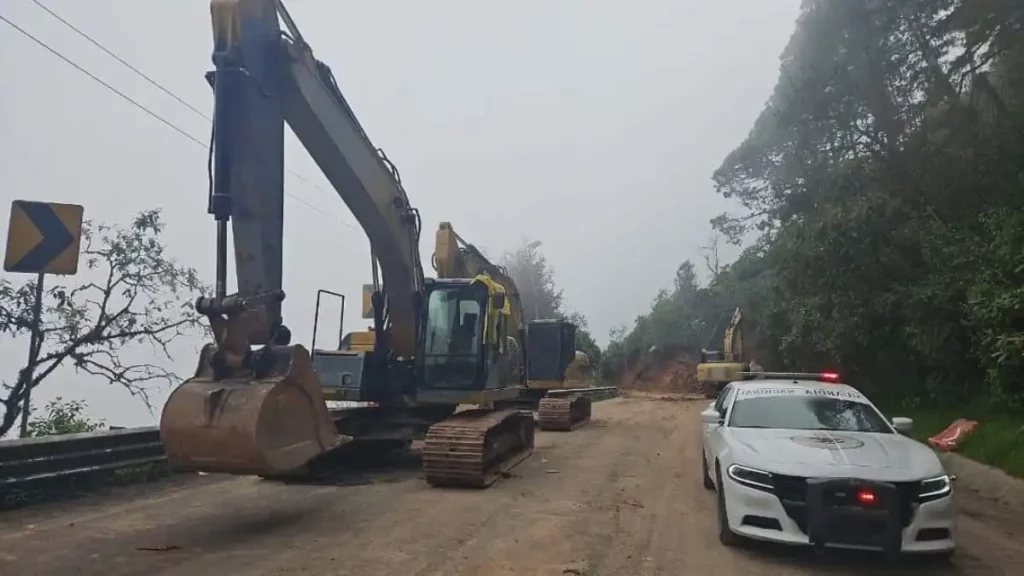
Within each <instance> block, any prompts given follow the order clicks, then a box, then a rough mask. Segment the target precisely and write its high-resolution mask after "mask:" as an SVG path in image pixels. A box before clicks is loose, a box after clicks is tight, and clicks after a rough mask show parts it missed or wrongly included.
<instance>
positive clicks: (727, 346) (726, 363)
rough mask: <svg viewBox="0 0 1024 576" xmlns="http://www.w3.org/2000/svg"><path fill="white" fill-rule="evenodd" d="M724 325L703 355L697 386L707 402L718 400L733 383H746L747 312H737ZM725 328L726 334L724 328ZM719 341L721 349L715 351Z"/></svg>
mask: <svg viewBox="0 0 1024 576" xmlns="http://www.w3.org/2000/svg"><path fill="white" fill-rule="evenodd" d="M726 319H727V322H723V323H720V324H719V326H718V328H717V329H716V330H715V334H713V335H712V337H711V340H710V341H709V342H708V345H707V346H705V347H704V348H703V349H702V350H701V351H700V364H698V365H697V383H698V384H699V385H700V387H701V391H702V392H703V394H704V397H705V398H715V397H717V396H718V391H719V390H721V389H722V387H723V386H725V385H726V384H728V383H729V382H735V381H737V380H743V379H744V378H745V376H744V374H742V373H744V372H747V371H748V370H747V369H748V365H747V363H745V362H744V361H743V312H742V311H741V310H740V309H739V308H736V309H735V310H734V311H733V312H732V315H731V316H727V317H726ZM723 327H724V334H723V332H722V328H723ZM716 341H718V342H721V343H722V347H721V349H718V348H717V347H716V348H711V347H712V346H713V345H714V343H715V342H716Z"/></svg>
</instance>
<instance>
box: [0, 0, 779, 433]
mask: <svg viewBox="0 0 1024 576" xmlns="http://www.w3.org/2000/svg"><path fill="white" fill-rule="evenodd" d="M43 2H44V3H45V4H46V5H47V6H48V7H50V8H51V9H52V10H54V11H55V12H57V13H58V14H60V15H61V16H62V17H64V18H65V19H67V20H68V21H70V22H71V23H73V24H75V25H76V26H78V27H79V28H80V29H82V30H83V31H85V32H86V33H88V34H90V35H91V36H92V37H93V38H95V39H96V40H98V41H99V42H101V43H102V44H104V45H105V46H106V47H107V48H109V49H111V50H112V51H114V52H115V53H117V54H118V55H119V56H121V57H122V58H123V59H125V60H127V61H128V62H130V63H132V64H133V65H134V66H136V67H137V68H139V69H141V70H142V71H143V72H145V73H146V74H147V75H149V76H150V77H152V78H154V79H155V80H157V81H158V82H160V83H161V84H162V85H164V86H165V87H167V88H168V89H170V90H171V91H173V92H174V93H175V94H177V95H178V96H180V97H181V98H183V99H184V100H186V101H188V102H189V103H190V104H192V105H193V106H195V107H197V108H198V109H200V110H202V111H204V112H205V113H207V114H209V113H210V112H211V111H212V94H211V91H210V89H209V87H208V86H207V84H206V83H205V81H204V79H203V73H204V72H205V71H206V70H208V69H209V68H210V67H211V64H210V50H211V33H210V22H209V3H208V1H207V0H89V1H84V0H43ZM286 5H287V6H288V7H289V9H290V11H291V13H292V15H293V17H294V18H295V20H296V22H297V24H298V26H299V29H300V30H301V31H302V33H303V35H304V36H305V37H306V39H307V41H308V42H309V43H310V44H311V45H312V46H313V50H314V52H315V54H316V55H317V57H318V58H320V59H321V60H323V61H324V62H326V63H327V64H329V65H330V66H331V67H332V69H333V70H334V73H335V76H336V77H337V79H338V83H339V85H340V86H341V89H342V91H343V92H344V93H345V96H346V98H347V99H348V100H349V102H350V103H351V105H352V106H353V108H354V109H355V111H356V113H357V115H358V116H359V118H360V121H361V122H362V124H363V126H364V127H365V128H366V130H367V132H368V133H369V134H370V137H371V138H372V139H373V141H374V143H375V144H376V145H377V146H380V147H382V148H384V150H385V151H386V152H387V153H388V155H389V157H390V158H391V159H392V161H394V162H395V163H396V164H397V165H398V167H399V170H400V171H401V173H402V178H403V182H404V183H405V186H406V189H407V190H408V192H409V195H410V198H411V200H412V202H413V205H414V206H417V207H418V208H420V210H421V212H422V215H423V221H424V231H425V233H424V242H423V246H422V247H421V248H422V250H423V252H424V255H425V260H424V261H425V262H429V260H427V259H426V257H427V256H428V255H429V251H430V250H431V249H432V246H431V243H432V238H433V235H432V232H433V230H434V228H435V227H436V226H437V223H438V222H439V221H442V220H447V221H451V222H452V223H453V224H454V225H455V227H456V229H457V230H458V231H459V233H460V234H461V235H462V236H464V237H465V238H467V239H469V240H470V241H471V242H473V243H475V244H477V245H478V246H480V247H481V248H483V249H485V250H486V251H487V252H488V253H489V254H491V255H495V256H496V255H500V254H501V253H503V252H505V251H506V250H511V249H513V248H515V247H516V245H517V244H518V243H520V242H521V241H523V240H524V239H526V238H530V239H538V240H541V241H543V247H542V249H543V251H544V254H545V255H546V256H547V258H548V260H549V261H550V263H551V264H552V266H553V267H554V269H555V272H556V275H557V280H558V282H559V284H560V285H561V286H562V287H563V288H564V289H565V295H566V301H567V304H568V306H569V307H570V308H571V309H575V310H578V311H580V312H583V313H584V314H586V316H587V317H588V318H589V320H590V324H591V328H592V331H593V332H594V335H595V337H597V338H598V340H599V342H601V343H602V344H603V343H605V342H606V341H607V333H608V331H609V329H611V328H613V327H614V326H617V325H622V324H626V325H632V322H633V319H634V318H635V317H636V316H637V315H638V314H641V313H643V312H645V311H646V310H647V309H648V306H649V304H650V301H651V299H652V298H653V297H654V295H655V294H656V293H657V291H658V289H659V288H661V287H664V286H668V285H670V284H671V281H672V277H673V274H674V272H675V269H676V267H677V266H678V265H679V263H680V262H681V261H682V260H684V259H686V258H692V259H695V260H696V261H697V262H700V257H699V250H698V246H700V245H702V244H705V243H706V241H707V239H708V237H709V234H710V232H711V230H710V225H709V224H708V220H709V219H710V218H711V217H713V216H715V215H717V214H718V213H720V212H722V211H723V210H726V209H728V208H729V207H730V206H729V204H728V203H726V202H725V201H724V200H723V199H721V198H720V197H718V196H717V195H716V194H715V193H714V190H713V187H712V183H711V180H710V176H711V173H712V172H713V170H714V169H715V168H716V167H717V166H718V165H719V163H720V162H721V161H722V159H723V158H724V157H725V155H726V154H727V153H728V152H729V151H730V150H731V149H732V148H734V147H735V146H736V145H738V144H739V143H740V142H741V141H742V139H743V138H744V137H745V136H746V134H747V132H748V131H749V129H750V127H751V126H752V124H753V121H754V119H755V118H756V117H757V114H758V113H759V112H760V111H761V109H762V107H763V104H764V102H765V100H766V99H767V97H768V95H769V94H770V92H771V90H772V87H773V86H774V83H775V81H776V79H777V75H778V55H779V54H780V53H781V51H782V49H783V47H784V45H785V43H786V41H787V40H788V38H789V36H790V34H791V33H792V30H793V25H794V22H795V19H796V16H797V13H798V8H799V0H716V1H713V2H712V1H706V0H705V1H695V0H636V1H633V2H625V1H611V0H554V1H553V0H547V1H540V0H526V1H522V2H517V3H500V4H499V3H497V2H479V1H470V0H435V1H432V2H424V1H422V0H403V1H384V0H378V1H375V2H340V1H336V0H286ZM0 14H3V15H4V16H5V17H7V18H8V19H10V20H12V21H14V22H15V23H17V24H18V25H19V26H21V27H22V28H25V29H26V30H28V31H29V32H31V33H32V34H34V35H36V36H37V37H39V38H40V39H42V40H43V41H44V42H46V43H47V44H49V45H50V46H52V47H53V48H54V49H56V50H58V51H60V52H61V53H63V54H64V55H66V56H67V57H69V58H71V59H72V60H74V61H75V62H77V63H78V64H80V65H81V66H83V67H85V68H87V69H88V70H89V71H91V72H93V73H94V74H96V75H97V76H99V77H101V78H102V79H104V80H105V81H106V82H108V83H110V84H112V85H114V86H115V87H117V88H118V89H119V90H121V91H122V92H125V93H126V94H128V95H130V96H131V97H132V98H135V99H136V100H138V101H139V102H141V103H143V104H144V105H145V106H147V107H149V108H150V109H151V110H153V111H154V112H156V113H158V114H159V115H161V116H163V117H164V118H166V119H167V120H168V121H170V122H172V123H174V124H175V125H177V126H179V127H181V128H182V129H184V130H186V131H187V132H189V133H190V134H192V135H193V136H195V137H196V138H198V139H200V140H203V141H205V140H206V139H207V138H208V136H209V125H208V123H207V122H206V121H205V120H203V119H202V118H199V117H198V116H196V115H195V114H194V113H193V112H191V111H189V110H188V109H187V108H185V107H183V106H181V105H180V104H178V103H177V102H175V101H174V100H173V99H171V98H169V97H167V96H166V95H164V94H162V93H160V91H159V90H157V89H156V88H154V87H152V86H150V85H149V84H147V83H146V82H145V81H143V80H141V79H140V78H138V77H136V76H135V75H134V74H133V73H132V72H131V71H130V70H128V69H126V68H125V67H123V66H122V65H121V64H119V63H118V62H117V61H115V60H113V59H112V58H110V57H109V56H107V55H105V54H104V53H103V52H102V51H100V50H99V49H97V48H95V47H94V46H92V45H91V44H89V43H88V42H87V41H86V40H84V39H82V38H80V37H78V36H77V35H76V34H75V33H74V32H72V31H71V30H69V29H67V28H65V27H64V26H63V25H62V24H60V23H59V22H58V21H56V20H54V19H53V18H52V17H50V16H49V15H48V14H46V12H44V11H43V10H42V9H40V8H39V7H38V6H36V5H35V4H34V3H33V2H32V1H31V0H3V1H2V2H0ZM0 77H2V78H3V81H2V86H0V147H2V148H0V194H2V199H0V200H2V205H3V206H4V209H5V210H6V209H7V208H6V206H8V205H9V203H10V202H11V201H12V200H15V199H37V200H45V201H55V202H73V203H79V204H83V205H84V206H85V211H86V212H85V213H86V218H89V219H93V220H97V221H107V222H127V221H128V219H129V218H130V217H131V215H133V214H135V213H137V212H138V211H140V210H144V209H148V208H153V207H161V208H163V209H164V215H165V219H166V221H167V224H168V226H167V232H166V240H167V242H168V245H169V249H170V250H171V252H172V253H173V254H174V255H175V256H176V257H177V258H179V259H180V260H181V261H182V262H183V263H186V264H188V265H191V266H194V267H196V268H198V269H199V270H200V271H201V272H202V273H203V274H204V275H205V276H206V277H207V278H209V279H210V280H212V275H213V267H214V249H213V246H214V242H213V240H214V234H213V232H214V225H213V221H212V218H211V217H210V216H208V215H207V214H206V187H207V184H206V171H205V170H206V168H205V151H204V150H203V149H202V148H200V147H199V146H197V145H196V144H195V143H193V142H190V141H188V140H187V139H185V138H184V137H182V136H181V135H180V134H177V133H175V132H174V131H173V130H171V129H170V128H168V127H167V126H164V125H162V124H160V123H159V122H158V121H157V120H154V119H153V118H152V117H150V116H148V115H146V114H145V113H143V112H141V111H139V110H138V109H136V108H134V107H132V106H131V105H130V104H128V103H126V102H125V101H124V100H122V99H121V98H119V97H118V96H116V95H115V94H113V93H111V92H110V91H109V90H107V89H106V88H104V87H103V86H101V85H100V84H98V83H96V82H95V81H93V80H91V79H89V78H88V77H86V76H85V75H83V74H82V73H80V72H78V71H77V70H75V69H74V68H72V67H70V66H68V65H67V64H66V63H64V62H62V61H61V60H59V59H58V58H57V57H55V56H54V55H52V54H50V53H49V52H47V51H46V50H44V49H43V48H41V47H39V46H38V45H36V44H34V43H32V42H31V41H30V40H28V39H26V38H25V37H23V36H22V35H20V34H19V33H17V32H16V31H14V30H13V29H11V28H10V27H9V26H7V25H6V24H4V23H3V22H0ZM287 138H288V140H287V144H286V146H287V164H288V167H289V169H291V170H292V171H294V172H297V173H299V174H301V175H302V176H303V177H305V178H307V179H309V180H311V181H312V182H315V183H316V185H317V186H319V187H320V189H317V188H314V187H313V186H310V185H309V184H306V183H304V182H302V181H301V180H300V179H297V178H295V177H294V176H290V175H289V176H287V177H286V187H287V189H288V192H289V193H290V194H292V195H294V196H297V197H299V198H301V199H302V200H303V201H305V202H307V203H309V204H312V205H314V206H316V207H317V208H318V209H319V210H321V211H323V212H325V213H327V214H329V215H330V216H329V217H327V216H324V215H321V214H320V213H318V212H316V211H314V210H312V209H310V208H308V207H306V206H304V205H302V204H301V203H299V202H297V201H295V200H293V199H292V198H288V199H287V200H286V216H285V246H286V248H285V259H286V261H285V286H284V287H285V290H286V292H287V293H288V300H287V301H286V302H285V320H286V322H287V323H288V325H289V326H290V327H291V328H292V331H293V334H294V335H295V340H297V341H301V342H303V343H306V344H307V345H308V340H309V333H310V330H311V327H312V315H313V300H314V297H315V293H316V289H317V288H328V289H332V290H336V291H340V292H344V293H347V294H349V295H351V296H352V298H351V303H350V306H349V307H348V310H347V317H348V318H349V319H350V321H348V322H346V327H347V328H348V329H355V328H358V327H359V325H360V324H362V321H361V320H359V319H358V314H359V309H358V306H359V287H360V285H361V284H363V283H364V282H366V281H368V279H369V277H370V270H369V258H368V253H369V248H368V243H367V241H366V239H365V235H364V234H363V232H362V231H361V230H360V229H359V228H358V227H353V226H352V225H353V224H354V219H353V218H352V217H351V215H350V214H348V212H347V209H346V207H345V205H344V204H343V203H342V202H341V200H340V199H339V198H337V197H336V196H335V195H334V193H333V191H332V189H331V188H330V185H329V184H328V183H327V181H326V179H324V178H323V176H322V175H321V174H320V173H319V171H318V169H317V168H316V166H315V164H314V163H313V162H312V160H311V159H310V158H309V157H308V155H307V154H306V152H305V151H304V150H303V149H302V147H301V146H300V145H299V144H298V142H297V140H296V139H295V138H294V137H293V136H291V134H289V135H288V137H287ZM3 218H4V219H5V220H6V216H4V217H3ZM341 223H347V224H348V226H345V225H342V224H341ZM325 255H328V256H327V257H326V258H325V257H324V256H325ZM730 255H732V254H730ZM7 277H8V278H9V279H11V280H12V281H16V282H20V281H23V280H27V278H20V277H18V276H16V275H7ZM51 281H54V282H55V281H59V279H52V280H51ZM325 313H328V314H331V315H333V314H336V308H335V309H334V310H333V311H332V310H330V309H326V310H325ZM336 330H337V325H336V322H335V323H334V324H333V325H331V323H330V322H327V323H326V325H325V326H324V328H323V331H322V332H321V337H324V338H329V337H330V336H328V335H329V334H331V333H332V332H335V331H336ZM197 344H198V342H190V343H183V344H182V346H180V347H179V348H180V350H178V351H177V354H176V358H175V363H174V367H175V369H177V370H179V371H180V372H181V373H183V374H186V375H187V374H190V373H191V371H192V370H193V369H194V365H195V361H196V359H195V357H194V354H193V353H192V350H193V346H195V345H197ZM27 346H28V344H27V342H21V341H19V342H4V344H3V346H2V348H0V362H2V365H3V367H4V371H5V375H4V376H3V378H5V379H13V378H15V377H16V372H17V370H18V368H20V367H21V366H22V365H23V363H24V357H25V354H26V349H27ZM55 395H62V396H64V397H65V398H83V399H86V400H88V401H89V403H90V412H91V414H92V415H94V416H96V417H100V418H104V419H106V420H107V422H108V423H110V424H118V425H141V424H150V423H154V422H155V417H154V416H152V415H150V414H149V413H148V412H147V411H146V410H145V409H144V408H143V407H142V405H141V403H140V402H139V401H138V400H136V399H132V398H130V397H129V396H128V395H127V394H126V393H125V392H124V391H122V390H120V389H116V388H113V387H111V386H109V385H107V384H105V383H103V382H98V381H95V380H93V379H89V378H83V377H80V376H76V375H75V374H74V373H73V372H70V371H64V372H62V373H59V374H56V375H55V376H54V377H53V378H52V380H51V381H48V382H46V383H45V384H44V386H43V387H41V388H40V389H39V390H38V391H37V393H36V398H38V399H39V401H40V403H42V402H45V400H46V399H48V398H52V397H53V396H55ZM159 397H160V395H158V399H159ZM157 416H158V415H157Z"/></svg>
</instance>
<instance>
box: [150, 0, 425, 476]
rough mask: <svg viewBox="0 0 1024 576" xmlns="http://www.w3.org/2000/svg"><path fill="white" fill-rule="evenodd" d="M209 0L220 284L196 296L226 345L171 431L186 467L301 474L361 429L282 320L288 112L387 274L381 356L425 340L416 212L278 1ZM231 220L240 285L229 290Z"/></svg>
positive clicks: (168, 424)
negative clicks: (347, 421)
mask: <svg viewBox="0 0 1024 576" xmlns="http://www.w3.org/2000/svg"><path fill="white" fill-rule="evenodd" d="M210 10H211V17H212V23H213V45H214V49H213V62H214V65H215V70H214V72H212V73H210V74H208V75H207V79H208V81H209V82H210V84H211V85H212V87H213V90H214V129H213V142H212V146H211V185H210V189H211V190H210V192H211V193H210V201H209V211H210V212H211V213H212V214H213V216H214V219H215V220H216V222H217V251H216V259H217V279H216V294H215V295H214V296H213V297H211V298H203V299H201V300H200V301H199V302H197V305H196V308H197V310H199V311H200V312H202V313H204V314H206V315H207V316H208V317H209V319H210V322H211V325H212V327H213V332H214V336H215V341H216V344H215V345H208V346H207V347H205V348H204V350H203V353H202V354H201V357H200V361H199V366H198V367H197V369H196V374H195V376H194V377H193V378H191V379H190V380H188V381H186V382H185V383H184V384H182V385H181V386H179V387H178V388H177V389H176V390H174V392H172V394H171V396H170V397H169V398H168V401H167V404H166V405H165V407H164V411H163V413H162V415H161V421H160V429H161V438H162V440H163V443H164V446H165V449H166V450H167V453H168V456H169V457H170V458H171V460H172V461H175V462H176V463H178V464H179V465H182V466H185V467H190V468H196V469H200V470H208V471H221V472H234V473H254V474H265V475H280V474H291V473H296V472H298V471H301V470H302V469H303V468H304V467H305V466H306V465H307V464H308V462H309V461H310V460H312V459H313V458H315V457H317V456H319V455H320V454H323V453H324V452H327V451H330V450H332V449H334V448H336V447H338V446H340V445H342V444H344V443H346V442H347V441H348V440H350V438H348V437H345V436H341V435H339V434H338V433H337V431H336V430H335V426H334V422H333V421H332V419H331V417H330V415H329V413H328V411H327V408H326V403H325V401H324V397H323V392H322V390H321V387H320V384H319V381H318V378H317V375H316V372H315V371H314V369H313V365H312V362H311V359H310V355H309V353H308V352H307V351H306V350H305V348H303V347H302V346H300V345H291V343H290V338H291V336H290V332H289V331H288V329H287V328H286V327H285V326H284V323H283V322H282V315H281V301H282V300H283V299H284V292H283V291H282V290H281V286H282V273H283V258H282V242H283V237H282V234H283V218H284V170H285V169H284V124H285V122H286V121H287V122H288V124H289V126H290V127H291V128H292V131H293V132H294V133H295V135H296V136H297V137H298V138H299V140H300V141H301V142H302V144H303V145H304V146H305V147H306V149H307V150H308V151H309V153H310V155H311V156H312V157H313V159H314V160H315V161H316V163H317V164H318V165H319V166H320V168H321V170H322V171H323V172H324V174H325V175H326V176H327V178H328V180H330V182H331V184H332V185H333V186H334V188H335V189H336V190H337V191H338V192H339V196H341V198H342V199H343V200H344V202H345V203H346V204H347V205H348V207H349V208H350V209H351V211H352V213H353V214H354V215H355V217H356V219H357V220H358V221H359V223H360V224H361V225H362V227H363V229H364V230H366V231H367V235H368V236H369V240H370V245H371V250H372V253H373V254H372V255H373V257H374V270H375V272H376V270H377V267H376V266H377V263H378V262H379V266H380V271H381V273H382V276H383V278H382V284H383V287H382V289H379V290H378V291H377V292H376V294H375V296H376V300H377V301H378V305H377V306H376V308H377V309H378V310H380V313H379V316H378V317H377V318H375V327H376V331H377V340H378V342H382V343H383V345H382V346H381V347H380V350H381V352H382V356H383V354H393V355H394V356H396V357H400V358H401V357H406V358H411V357H412V356H414V355H415V352H416V335H417V334H416V333H417V328H418V325H419V322H418V319H419V317H418V311H417V310H416V302H417V295H418V294H419V292H420V290H421V288H422V285H423V270H422V266H421V265H420V261H419V249H418V241H419V231H420V222H419V215H418V212H417V211H416V210H415V209H414V208H412V206H410V204H409V200H408V197H407V196H406V194H405V191H404V190H403V188H402V185H401V183H400V181H399V179H398V173H397V171H396V170H395V169H394V167H393V166H391V165H390V163H389V162H387V160H386V159H385V158H384V157H383V154H382V153H380V152H379V151H378V150H377V149H376V148H375V147H374V146H373V144H372V143H371V142H370V140H369V138H368V137H367V136H366V133H365V132H364V131H363V129H362V127H361V126H360V125H359V122H358V120H357V119H356V117H355V115H354V114H353V113H352V110H351V108H350V107H349V106H348V104H347V102H346V101H345V99H344V97H343V96H342V94H341V92H340V90H339V89H338V86H337V83H336V82H335V79H334V76H333V74H332V73H331V71H330V69H329V68H328V67H327V66H326V65H325V64H323V63H322V62H320V61H318V60H317V59H316V58H314V57H313V53H312V50H311V49H310V48H309V45H308V44H306V42H305V40H304V39H303V37H302V35H301V33H299V30H298V29H297V27H296V26H295V23H294V22H293V21H292V19H291V17H290V16H289V14H288V12H287V10H286V9H285V7H284V5H283V4H282V3H281V1H280V0H212V1H211V3H210ZM282 22H283V23H284V28H283V29H282V26H281V23H282ZM342 192H344V193H342ZM229 222H230V224H231V229H232V232H233V236H234V249H235V254H234V264H235V272H236V277H237V284H238V292H237V294H233V295H228V294H227V288H226V287H227V278H226V276H227V267H228V254H227V240H228V239H227V234H228V224H229ZM310 253H311V254H313V255H314V257H315V256H316V255H318V254H319V253H318V252H316V251H311V252H310ZM374 280H375V282H374V285H375V287H378V288H379V287H380V285H381V282H380V280H381V279H378V278H376V274H375V279H374ZM253 346H262V348H259V349H256V350H253V349H252V347H253Z"/></svg>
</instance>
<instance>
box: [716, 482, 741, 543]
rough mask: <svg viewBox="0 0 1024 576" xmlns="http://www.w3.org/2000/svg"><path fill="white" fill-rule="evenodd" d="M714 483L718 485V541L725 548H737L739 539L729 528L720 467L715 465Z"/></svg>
mask: <svg viewBox="0 0 1024 576" xmlns="http://www.w3.org/2000/svg"><path fill="white" fill-rule="evenodd" d="M715 481H716V482H717V483H718V540H719V542H721V543H722V544H723V545H725V546H729V547H730V548H731V547H734V546H739V544H740V537H739V535H737V534H736V533H735V532H733V531H732V528H730V527H729V515H728V513H727V512H726V503H725V486H723V485H722V467H721V466H719V465H718V463H717V462H716V463H715Z"/></svg>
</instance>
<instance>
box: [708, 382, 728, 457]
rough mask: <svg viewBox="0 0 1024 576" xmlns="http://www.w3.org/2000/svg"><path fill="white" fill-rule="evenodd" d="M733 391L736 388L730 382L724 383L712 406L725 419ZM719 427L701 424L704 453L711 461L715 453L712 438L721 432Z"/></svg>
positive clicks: (718, 425)
mask: <svg viewBox="0 0 1024 576" xmlns="http://www.w3.org/2000/svg"><path fill="white" fill-rule="evenodd" d="M735 391H736V388H735V387H734V386H733V385H732V384H726V386H725V388H722V392H721V393H720V394H719V395H718V399H717V400H715V403H714V405H713V408H714V410H716V411H717V412H718V413H719V414H720V415H721V416H722V419H723V420H724V419H725V410H726V408H727V407H728V406H729V401H730V400H731V399H732V396H733V393H734V392H735ZM721 428H722V425H721V424H704V425H703V431H704V434H703V436H704V437H703V439H702V440H703V443H704V454H706V455H707V456H708V458H709V459H711V461H714V458H715V456H716V455H717V452H716V448H715V444H716V443H715V441H714V439H715V436H717V435H720V434H721ZM708 464H709V465H710V464H711V462H708Z"/></svg>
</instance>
